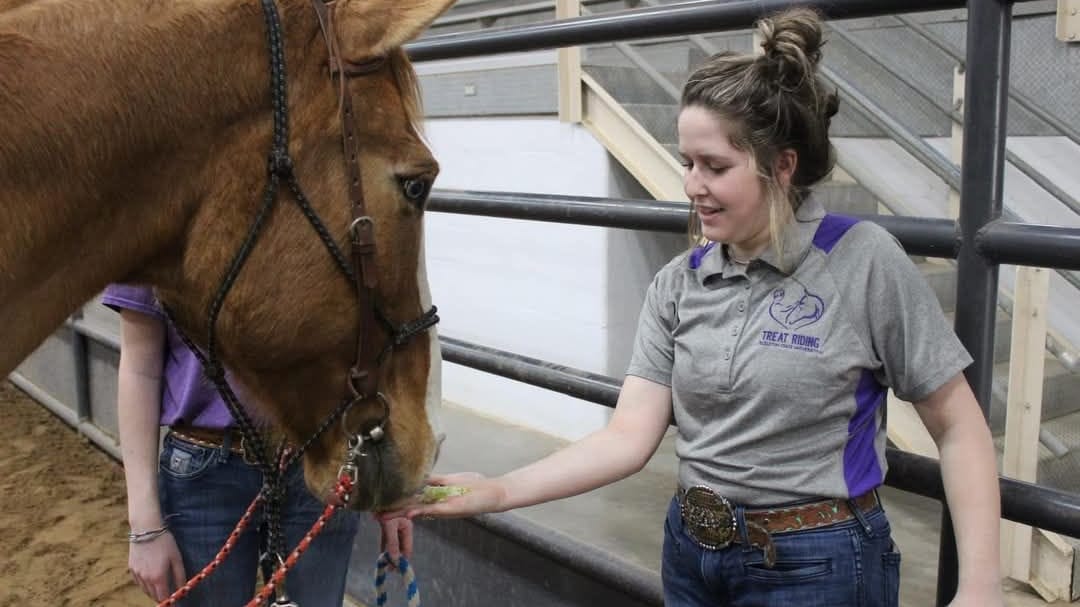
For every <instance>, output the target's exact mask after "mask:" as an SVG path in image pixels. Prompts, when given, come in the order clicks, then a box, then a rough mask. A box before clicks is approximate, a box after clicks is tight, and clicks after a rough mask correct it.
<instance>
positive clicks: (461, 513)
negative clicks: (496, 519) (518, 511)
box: [378, 472, 506, 520]
mask: <svg viewBox="0 0 1080 607" xmlns="http://www.w3.org/2000/svg"><path fill="white" fill-rule="evenodd" d="M428 484H429V485H434V486H441V487H451V486H452V487H455V488H459V489H461V490H462V492H461V494H460V495H450V496H448V497H446V498H444V499H440V500H439V501H437V502H434V503H424V501H423V499H422V495H418V496H416V497H414V498H412V499H411V500H409V501H407V502H405V503H403V504H401V505H400V507H398V508H397V509H395V510H394V511H392V512H383V513H380V514H379V515H378V517H379V519H380V520H385V519H389V518H397V517H402V516H404V517H408V518H410V519H412V518H416V517H421V518H425V519H426V518H461V517H466V516H472V515H475V514H484V513H487V512H501V511H503V510H505V509H506V507H505V503H506V489H505V487H503V485H502V483H500V482H499V481H498V480H497V479H489V478H485V477H484V476H483V475H481V474H477V473H475V472H461V473H457V474H446V475H435V476H432V477H431V478H430V479H428ZM428 493H431V492H428ZM454 493H457V492H456V491H455V492H454Z"/></svg>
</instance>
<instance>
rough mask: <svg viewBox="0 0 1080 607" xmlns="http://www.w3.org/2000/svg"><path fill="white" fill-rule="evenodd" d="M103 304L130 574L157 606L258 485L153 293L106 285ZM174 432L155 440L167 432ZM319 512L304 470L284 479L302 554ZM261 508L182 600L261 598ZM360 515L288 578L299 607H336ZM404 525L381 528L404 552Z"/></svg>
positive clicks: (231, 604)
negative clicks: (111, 344) (112, 344)
mask: <svg viewBox="0 0 1080 607" xmlns="http://www.w3.org/2000/svg"><path fill="white" fill-rule="evenodd" d="M102 302H103V303H104V304H105V305H107V306H109V307H110V308H112V309H114V310H117V311H118V312H120V317H121V340H120V343H121V346H120V366H119V376H118V385H117V414H118V418H119V430H120V447H121V456H122V458H123V463H124V475H125V482H126V485H127V507H128V521H129V524H130V525H131V534H130V536H129V539H130V540H131V545H130V551H129V556H128V567H129V569H130V570H131V573H132V576H133V577H134V579H135V581H136V583H137V584H138V585H139V587H140V588H142V590H143V591H144V592H146V594H147V595H149V596H150V597H151V598H153V599H154V600H155V601H162V600H164V599H166V598H168V597H169V595H170V594H171V593H172V592H173V591H175V590H176V589H177V588H179V587H180V586H182V585H183V584H184V582H186V581H187V579H188V578H190V577H191V576H193V575H195V574H196V573H198V572H199V571H201V570H202V569H203V567H205V566H206V564H207V563H209V562H210V561H211V559H213V557H214V556H215V555H216V554H217V552H218V550H220V549H221V547H222V546H223V545H224V543H225V540H226V538H228V536H229V534H230V533H231V532H232V530H233V528H234V527H235V526H236V524H237V522H238V521H239V520H240V517H241V516H242V515H243V513H244V511H245V510H246V509H247V507H248V505H249V504H250V503H251V501H252V500H253V499H254V498H255V496H256V495H257V494H258V492H259V490H260V489H261V487H262V485H263V478H262V473H261V472H260V470H259V469H258V468H257V467H256V466H254V465H252V464H249V463H247V462H246V461H245V460H244V457H243V443H242V441H241V438H240V437H241V435H240V432H239V430H238V429H236V428H235V425H234V422H233V418H232V415H231V414H230V413H229V411H228V408H227V407H226V405H225V403H224V401H223V400H222V399H221V396H220V395H219V394H218V392H217V390H216V388H214V386H213V384H212V383H210V382H209V380H207V379H206V378H205V377H204V375H203V370H202V366H201V365H200V363H199V361H198V359H197V358H196V357H195V355H194V354H193V353H192V352H191V350H189V349H188V347H187V346H186V345H185V344H184V342H183V341H182V340H181V339H180V336H179V334H178V333H177V332H176V330H175V329H174V328H173V327H172V326H171V324H170V323H169V322H168V321H167V320H166V318H165V315H164V313H163V311H162V309H161V307H160V306H159V304H158V303H157V301H156V299H155V297H154V294H153V291H152V290H151V289H150V288H149V287H142V286H129V285H111V286H109V287H108V288H107V289H106V291H105V293H104V295H103V297H102ZM162 426H165V427H167V428H168V430H167V432H166V434H165V437H164V440H162V441H161V442H160V450H159V435H160V428H161V427H162ZM323 508H324V505H323V504H322V503H321V502H320V501H319V500H318V499H316V498H315V497H314V496H313V495H312V494H311V493H310V492H309V491H308V489H307V487H306V486H305V484H304V477H303V467H302V466H300V465H299V464H297V465H294V466H292V467H291V468H290V469H289V470H288V471H287V473H286V496H285V503H284V507H283V517H282V528H283V531H284V534H285V542H286V546H287V549H289V550H291V549H292V548H293V547H295V546H296V545H297V544H298V543H299V542H300V539H301V538H302V537H303V536H304V534H306V533H307V532H308V530H309V529H310V528H311V526H312V524H313V523H314V522H315V520H316V519H317V518H318V517H319V515H320V514H321V513H322V511H323ZM263 523H264V520H263V518H262V514H261V513H260V514H259V515H258V516H257V517H256V518H255V519H254V520H253V521H252V523H251V524H250V525H249V526H248V528H247V529H246V530H245V532H244V533H243V534H242V535H241V536H240V538H239V539H238V541H237V543H236V545H235V547H234V548H233V550H232V551H231V553H230V554H229V556H228V558H226V559H225V560H224V562H223V563H222V564H221V565H220V566H219V567H218V569H217V570H216V571H215V572H214V573H213V574H211V575H210V576H209V577H207V578H206V579H205V580H203V581H202V582H200V583H199V584H198V585H196V587H195V588H194V590H193V591H192V592H191V593H190V594H189V595H188V596H187V597H186V598H185V599H183V600H182V601H181V602H180V604H181V605H185V606H196V605H197V606H199V607H214V606H219V605H220V606H223V607H235V606H236V605H243V604H245V603H246V602H247V601H248V600H250V599H251V597H252V596H254V594H255V583H256V577H257V572H258V569H259V562H258V561H259V555H260V553H261V552H262V550H263V546H262V544H263V543H264V541H265V535H266V533H265V525H264V524H263ZM358 524H359V520H358V516H357V513H355V512H351V511H341V512H338V513H337V514H335V515H334V517H333V518H332V519H331V520H330V522H329V523H328V524H327V525H326V527H325V528H324V530H323V531H322V533H321V534H320V535H319V536H318V537H317V538H316V539H315V541H313V542H312V544H311V546H310V548H309V549H308V550H307V551H306V552H305V553H304V555H303V558H301V559H300V560H299V561H298V562H297V564H296V565H295V567H293V568H292V569H291V570H290V571H289V574H288V576H287V577H286V590H287V593H288V596H289V597H290V598H291V599H292V600H293V601H295V602H297V603H298V604H300V605H303V606H304V607H341V605H342V602H343V597H344V593H345V577H346V574H347V572H348V565H349V555H350V553H351V551H352V542H353V538H354V536H355V534H356V531H357V527H358ZM405 525H407V523H406V522H404V521H402V520H396V521H389V522H386V523H383V544H384V548H386V549H387V550H388V551H389V552H390V553H391V556H392V557H394V558H395V559H396V557H397V556H398V555H400V554H401V553H402V552H404V553H405V554H406V556H409V555H410V553H411V550H412V546H411V541H410V542H404V543H403V544H401V545H400V547H399V543H398V537H399V533H402V535H404V536H405V537H409V538H411V535H410V534H408V533H405V531H404V530H402V529H401V527H403V526H405Z"/></svg>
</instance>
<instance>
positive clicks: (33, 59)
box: [0, 0, 452, 509]
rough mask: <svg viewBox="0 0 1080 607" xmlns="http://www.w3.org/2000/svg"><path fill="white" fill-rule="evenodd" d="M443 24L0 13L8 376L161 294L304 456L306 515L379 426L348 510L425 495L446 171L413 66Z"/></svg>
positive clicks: (278, 5)
mask: <svg viewBox="0 0 1080 607" xmlns="http://www.w3.org/2000/svg"><path fill="white" fill-rule="evenodd" d="M451 3H452V0H334V1H331V2H325V3H324V2H323V0H314V3H312V0H277V2H273V1H272V0H218V1H216V2H200V3H157V2H145V1H143V0H102V2H95V3H91V4H86V3H82V2H76V1H75V0H70V1H68V2H64V1H63V0H61V1H58V2H51V3H39V2H18V1H13V0H0V89H2V90H0V123H2V124H0V139H2V140H4V141H5V142H11V145H8V144H7V143H5V146H4V149H3V150H0V184H4V189H5V190H6V191H7V192H9V193H10V195H9V196H7V199H6V201H5V205H4V206H2V207H0V223H2V224H4V225H6V226H11V229H10V230H9V229H8V228H5V230H4V232H3V233H0V236H2V238H0V287H2V289H0V290H2V291H3V292H4V293H10V294H12V296H11V297H7V296H5V298H6V299H5V301H4V302H0V321H3V322H4V324H5V325H7V326H20V327H24V328H25V330H21V331H19V332H17V334H16V336H15V337H14V339H13V341H12V347H11V348H10V349H8V350H6V351H5V352H4V353H2V355H0V363H2V364H0V367H2V369H0V371H3V372H4V373H6V372H7V371H8V370H10V369H11V368H13V367H14V365H16V364H18V361H19V360H21V359H22V357H23V356H25V355H27V354H28V353H29V352H30V351H31V350H32V349H33V347H34V346H36V345H37V343H39V342H40V341H41V340H42V339H44V338H45V336H46V335H48V333H49V332H50V331H52V330H54V329H55V327H56V326H57V325H59V324H60V322H62V320H63V318H64V316H66V315H67V314H70V313H71V312H72V311H73V310H75V309H76V308H77V307H78V306H79V305H81V304H82V303H83V302H84V301H85V300H86V299H88V298H89V297H90V296H92V295H93V294H94V293H96V292H98V291H100V290H101V288H103V287H104V286H105V285H106V284H107V283H109V282H131V283H144V284H151V285H153V286H154V287H155V289H156V292H157V295H158V298H159V299H160V300H161V301H162V303H163V304H164V305H165V306H166V308H167V309H169V310H170V311H171V314H172V317H173V318H174V319H175V322H176V324H177V326H178V328H179V329H180V330H181V331H182V332H183V333H184V334H186V335H187V336H189V337H190V338H191V339H192V341H193V342H194V343H195V345H197V346H198V347H199V348H201V349H203V350H206V351H212V352H213V353H214V354H215V357H220V360H221V361H222V362H223V363H224V366H225V367H227V368H228V369H229V370H230V371H231V378H233V380H234V381H235V383H236V384H237V392H238V394H239V395H240V397H241V401H243V402H245V403H246V405H247V407H248V408H249V409H250V411H251V413H252V415H253V417H257V418H261V419H265V420H269V421H270V422H271V423H272V425H273V426H274V427H275V428H276V429H278V430H280V431H281V432H282V433H284V435H285V436H286V437H287V438H288V439H290V441H291V442H292V443H293V444H295V445H306V446H305V447H304V455H303V457H304V467H305V472H306V477H307V480H308V484H309V486H310V487H311V489H312V490H313V491H314V492H315V493H316V495H327V494H328V492H329V491H330V490H331V488H332V487H333V485H334V482H335V480H336V478H337V476H338V472H339V469H340V468H341V467H342V464H343V461H344V460H346V459H347V458H348V457H349V443H350V441H353V442H354V443H355V441H356V439H357V437H362V436H366V437H367V438H369V439H370V438H371V436H370V432H371V430H372V429H373V427H375V426H378V429H379V433H380V434H382V435H384V436H383V437H382V438H381V441H379V442H378V444H377V445H370V444H369V445H366V446H365V447H364V448H363V449H359V450H357V449H356V445H355V444H353V445H352V446H353V448H354V449H353V452H352V456H354V457H352V460H353V461H354V463H355V464H356V470H355V471H354V474H355V477H356V481H357V490H356V493H355V495H354V497H353V499H352V500H351V504H352V505H353V506H354V507H357V508H364V509H367V508H377V507H380V506H386V505H389V504H391V503H393V502H394V501H396V500H398V499H400V498H402V497H404V496H407V495H409V494H411V493H413V492H415V491H416V490H417V489H419V488H420V486H421V485H422V484H423V482H424V479H425V478H426V475H427V473H428V471H429V470H430V468H431V466H432V464H433V459H434V457H435V452H436V449H437V444H436V440H435V438H434V435H433V431H432V429H431V427H430V424H429V419H428V413H427V405H430V404H433V402H434V401H437V400H438V398H439V394H438V389H437V377H438V367H439V358H438V343H437V338H436V336H435V335H434V332H433V331H428V330H426V329H427V328H428V324H427V323H423V322H420V321H423V320H430V318H429V317H425V314H426V313H427V312H428V311H429V310H430V308H431V302H430V297H429V293H428V286H427V281H426V277H425V275H424V257H423V238H422V237H423V225H422V220H423V214H424V205H425V202H426V199H427V194H428V192H429V191H430V187H431V183H432V181H433V180H434V178H435V175H436V173H437V172H438V165H437V163H436V161H435V159H434V158H433V157H432V153H431V150H430V149H429V148H428V146H427V145H426V144H425V142H424V140H423V138H422V136H421V133H420V123H421V120H422V115H421V113H420V110H419V99H418V92H417V87H416V76H415V73H414V72H413V70H412V67H411V65H410V64H409V61H408V59H407V57H406V55H405V53H404V52H403V50H402V49H401V45H402V44H404V43H405V42H406V41H408V40H410V39H412V38H414V37H415V36H417V35H418V34H419V33H420V32H421V30H422V29H423V28H425V27H426V26H427V25H428V24H429V23H430V22H431V21H432V20H434V19H435V18H436V17H437V16H438V15H439V14H441V13H442V12H443V11H444V10H445V9H446V8H447V7H448V6H449V5H450V4H451ZM268 9H272V10H270V11H268ZM271 13H273V14H274V15H273V18H271ZM275 19H276V21H277V23H278V25H277V26H275V25H274V24H273V23H274V21H275ZM275 27H276V28H278V31H277V34H276V38H275V35H274V30H275ZM275 49H280V50H281V55H280V57H279V59H278V60H273V59H272V57H274V52H275ZM272 65H273V66H277V67H276V68H275V67H272ZM282 68H283V69H282ZM275 69H277V70H279V72H280V73H279V75H281V76H283V83H284V86H282V85H281V84H280V83H275V81H274V78H273V77H272V73H273V72H274V71H275ZM273 98H277V99H278V100H279V101H280V105H281V107H279V108H277V109H275V108H274V107H273V105H272V104H271V100H272V99H273ZM285 112H287V115H288V116H287V117H288V131H287V133H283V132H282V131H283V130H284V127H283V126H282V123H281V121H280V118H281V115H282V114H284V113H285ZM16 116H17V117H18V119H16ZM282 141H284V144H283V145H282V144H281V142H282ZM272 150H273V151H272ZM268 157H269V158H270V160H269V161H268ZM268 164H269V165H270V166H269V168H268ZM294 178H295V179H294ZM271 181H274V182H276V184H277V187H276V189H275V190H268V188H267V185H266V184H267V183H269V182H271ZM297 192H302V194H299V197H300V198H302V200H303V201H306V204H300V203H297V199H298V193H297ZM359 195H362V198H361V200H362V202H361V203H360V204H359V205H358V204H357V198H358V196H359ZM358 209H359V210H358ZM358 212H359V213H362V215H360V216H357V213H358ZM256 218H258V219H256ZM16 227H17V228H18V230H16V229H15V228H16ZM354 240H359V241H360V242H359V245H358V248H357V247H355V246H354V242H353V241H354ZM241 251H243V253H242V254H240V255H239V256H238V252H241ZM241 257H242V260H241V261H240V262H239V263H238V262H237V260H240V259H241ZM417 319H420V321H417ZM414 321H417V322H420V324H418V325H415V324H414V325H410V323H412V322H414ZM358 352H359V354H358ZM360 452H362V455H363V457H355V456H357V455H358V454H359V453H360Z"/></svg>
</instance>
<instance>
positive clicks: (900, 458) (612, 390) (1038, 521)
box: [439, 336, 1080, 537]
mask: <svg viewBox="0 0 1080 607" xmlns="http://www.w3.org/2000/svg"><path fill="white" fill-rule="evenodd" d="M439 339H440V341H441V343H442V354H443V359H444V360H445V361H447V362H451V363H454V364H460V365H464V366H466V367H469V368H471V369H476V370H478V371H484V372H487V373H493V374H495V375H499V376H501V377H506V378H508V379H513V380H515V381H520V382H522V383H526V384H529V385H532V386H537V387H540V388H545V389H548V390H552V391H554V392H558V393H560V394H565V395H567V396H572V397H575V398H580V399H582V400H587V401H589V402H592V403H596V404H598V405H604V406H605V407H614V406H615V403H616V401H617V400H618V398H619V386H620V382H619V381H618V380H616V379H614V378H611V377H605V376H602V375H597V374H595V373H589V372H587V371H581V370H578V369H573V368H570V367H564V366H562V365H555V364H552V363H549V362H546V361H543V360H540V359H536V358H531V357H528V356H522V355H520V354H514V353H512V352H507V351H505V350H498V349H495V348H489V347H486V346H480V345H476V344H471V343H469V342H466V341H461V340H458V339H453V338H450V337H445V336H443V337H440V338H439ZM887 455H888V461H889V474H888V476H887V477H886V479H885V482H886V484H888V485H890V486H893V487H897V488H899V489H903V490H904V491H909V492H911V493H916V494H918V495H923V496H926V497H931V498H934V499H936V500H938V501H943V500H944V499H945V491H944V489H943V487H942V484H941V467H940V465H939V464H938V462H937V460H935V459H932V458H928V457H922V456H919V455H915V454H913V453H908V452H905V451H900V450H899V449H891V448H890V449H888V451H887ZM1000 484H1001V502H1002V515H1003V516H1004V517H1005V518H1007V519H1009V520H1011V521H1016V522H1018V523H1023V524H1025V525H1033V526H1036V527H1039V528H1041V529H1046V530H1048V531H1053V532H1056V533H1063V534H1065V535H1068V536H1072V537H1080V495H1077V494H1075V493H1067V492H1064V491H1059V490H1057V489H1051V488H1048V487H1042V486H1039V485H1033V484H1031V483H1024V482H1021V481H1016V480H1012V479H1008V478H1001V479H1000ZM1047 521H1053V522H1052V523H1051V524H1050V525H1047V524H1046V522H1047Z"/></svg>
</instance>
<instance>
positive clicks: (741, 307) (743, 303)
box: [739, 301, 746, 312]
mask: <svg viewBox="0 0 1080 607" xmlns="http://www.w3.org/2000/svg"><path fill="white" fill-rule="evenodd" d="M744 310H746V303H745V302H742V301H740V302H739V311H740V312H742V311H744Z"/></svg>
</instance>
